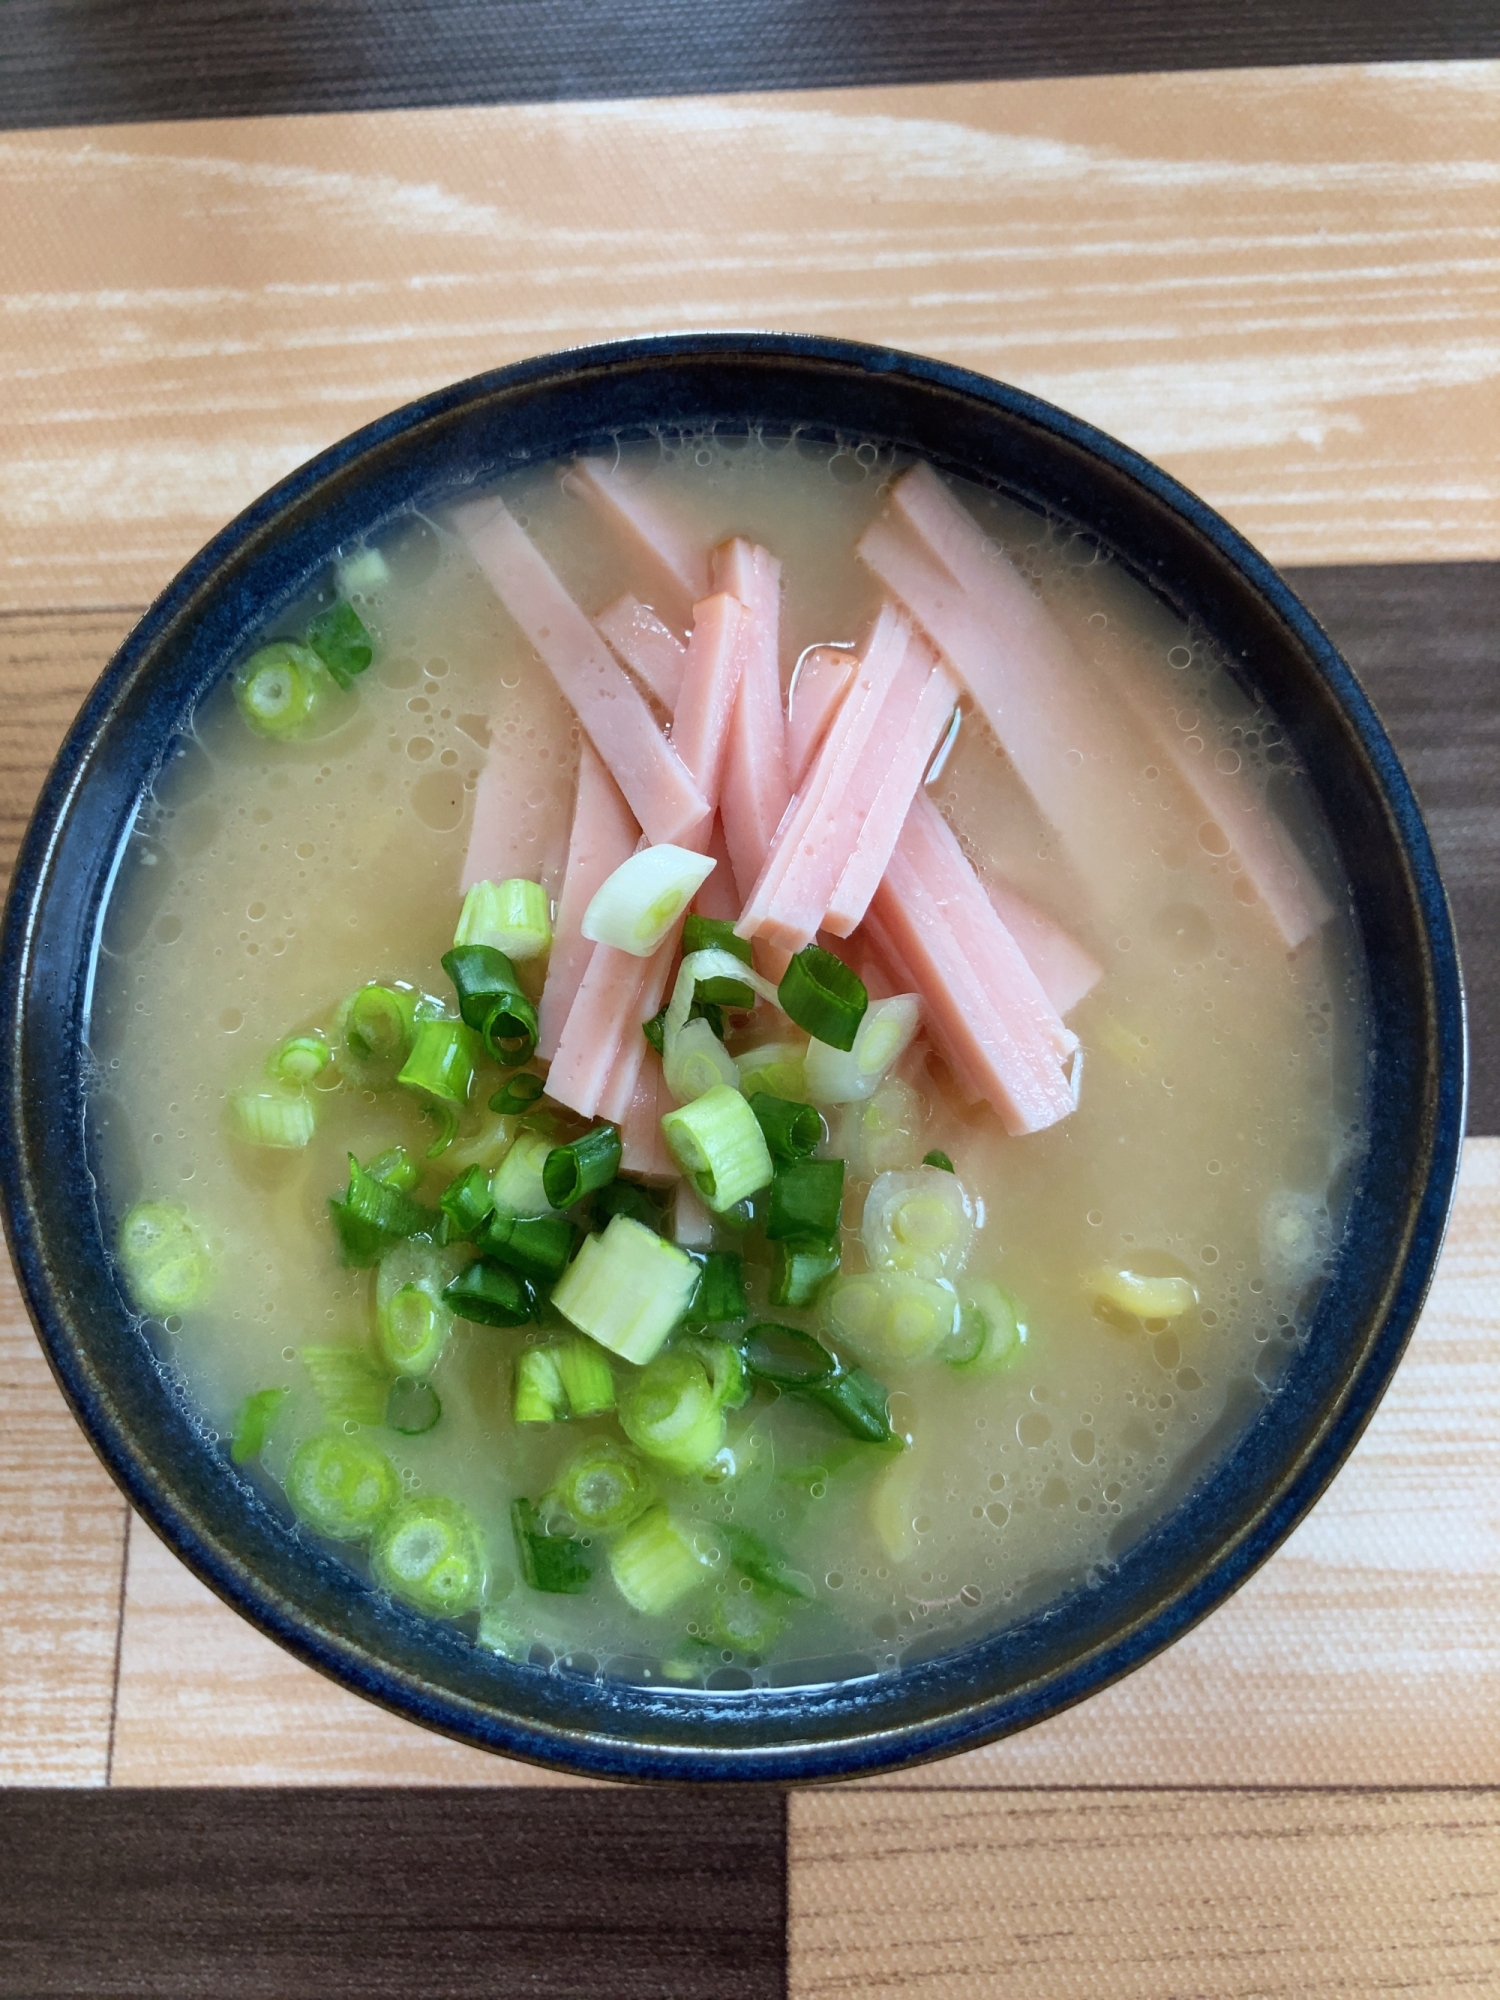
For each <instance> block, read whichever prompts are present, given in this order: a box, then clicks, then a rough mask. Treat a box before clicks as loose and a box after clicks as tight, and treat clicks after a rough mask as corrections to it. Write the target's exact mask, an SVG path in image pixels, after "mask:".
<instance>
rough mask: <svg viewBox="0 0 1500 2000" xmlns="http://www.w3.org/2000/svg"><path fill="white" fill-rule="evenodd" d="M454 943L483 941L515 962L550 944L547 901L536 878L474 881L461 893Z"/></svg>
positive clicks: (538, 956)
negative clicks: (529, 879)
mask: <svg viewBox="0 0 1500 2000" xmlns="http://www.w3.org/2000/svg"><path fill="white" fill-rule="evenodd" d="M453 942H454V944H455V945H466V944H487V945H492V946H493V947H494V948H495V950H496V951H500V952H503V953H504V954H505V956H506V957H507V958H508V959H511V960H513V961H516V962H520V961H523V960H525V959H528V958H540V957H541V955H542V953H543V952H544V951H547V950H549V949H550V947H551V944H552V915H551V905H550V904H549V903H548V901H547V892H546V890H545V889H544V888H543V887H542V885H541V883H540V882H524V881H521V880H519V879H518V880H514V881H510V882H476V883H475V884H474V886H473V888H472V889H470V891H469V893H468V894H467V895H466V896H465V897H464V907H463V913H462V914H461V916H460V917H459V920H458V929H457V930H456V931H455V932H454V934H453Z"/></svg>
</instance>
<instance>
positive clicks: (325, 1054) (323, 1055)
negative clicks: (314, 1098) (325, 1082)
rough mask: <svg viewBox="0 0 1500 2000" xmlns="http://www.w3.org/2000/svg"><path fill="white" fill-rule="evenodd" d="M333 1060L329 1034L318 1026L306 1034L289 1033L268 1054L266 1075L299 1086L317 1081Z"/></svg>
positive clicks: (278, 1081) (272, 1079)
mask: <svg viewBox="0 0 1500 2000" xmlns="http://www.w3.org/2000/svg"><path fill="white" fill-rule="evenodd" d="M332 1061H333V1050H332V1049H331V1048H329V1046H328V1041H327V1038H326V1036H324V1035H321V1034H319V1033H318V1032H317V1031H316V1030H314V1031H313V1032H312V1033H311V1034H306V1035H288V1036H287V1038H286V1040H285V1041H284V1042H281V1043H279V1044H278V1045H277V1047H276V1048H274V1049H273V1050H272V1051H271V1053H270V1055H268V1056H267V1057H266V1075H267V1076H268V1077H270V1079H271V1081H272V1082H273V1083H284V1084H290V1085H295V1086H301V1085H303V1084H308V1083H314V1082H316V1081H317V1079H318V1078H319V1077H320V1076H321V1075H322V1074H323V1072H324V1070H325V1069H327V1067H328V1065H329V1064H330V1063H331V1062H332Z"/></svg>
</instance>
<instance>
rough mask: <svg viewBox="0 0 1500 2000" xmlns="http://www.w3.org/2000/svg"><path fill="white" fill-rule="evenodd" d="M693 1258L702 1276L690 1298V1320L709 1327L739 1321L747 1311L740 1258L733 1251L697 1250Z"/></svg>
mask: <svg viewBox="0 0 1500 2000" xmlns="http://www.w3.org/2000/svg"><path fill="white" fill-rule="evenodd" d="M693 1255H694V1257H695V1259H696V1261H697V1263H698V1265H699V1266H700V1268H701V1270H702V1272H703V1275H702V1277H701V1278H700V1279H699V1281H698V1290H697V1292H696V1293H695V1294H694V1296H693V1303H692V1316H693V1318H694V1319H701V1320H706V1321H707V1322H708V1324H709V1325H710V1326H718V1325H720V1324H722V1323H725V1322H727V1321H731V1320H741V1319H743V1318H744V1317H745V1314H746V1312H747V1311H748V1310H749V1308H748V1307H747V1306H746V1304H745V1260H744V1258H743V1257H742V1256H741V1255H740V1253H739V1252H738V1251H737V1250H699V1251H695V1252H694V1253H693Z"/></svg>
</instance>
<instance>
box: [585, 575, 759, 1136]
mask: <svg viewBox="0 0 1500 2000" xmlns="http://www.w3.org/2000/svg"><path fill="white" fill-rule="evenodd" d="M749 623H750V615H749V613H748V612H747V611H746V610H745V608H744V606H743V605H742V604H741V603H740V602H739V601H738V600H737V599H735V598H733V597H729V596H726V595H724V594H722V593H720V594H718V595H716V596H714V597H711V598H706V599H704V601H703V602H702V603H701V604H699V605H698V607H697V609H696V612H695V614H694V619H693V634H692V638H691V640H690V641H689V644H688V652H687V659H686V661H685V662H684V666H683V675H682V692H681V695H680V696H679V699H678V716H677V721H676V723H675V724H674V733H675V734H676V735H677V738H678V741H679V744H680V747H681V750H682V755H683V760H684V765H685V768H687V769H688V770H689V771H691V773H692V776H693V778H694V780H695V781H696V782H697V783H698V784H699V785H700V786H701V787H702V788H703V790H704V791H705V792H706V793H707V794H708V795H709V797H713V796H714V794H715V792H716V791H717V775H716V774H717V771H718V769H719V768H720V767H721V766H722V764H723V761H724V751H725V743H726V739H727V735H728V726H729V717H730V716H731V714H732V713H733V711H734V706H735V690H736V687H737V684H738V681H739V677H740V674H741V672H742V671H743V660H744V654H745V648H744V645H743V644H742V640H743V637H744V632H745V629H746V627H747V626H748V625H749ZM711 834H712V826H711V823H710V821H709V820H708V818H707V816H705V818H704V820H703V822H702V823H701V825H700V826H699V827H698V828H697V829H695V830H694V832H693V833H692V834H691V835H690V836H689V837H688V838H687V839H686V840H685V841H684V845H689V846H694V847H696V846H698V844H699V842H700V841H702V842H703V843H704V844H705V847H707V844H708V843H709V841H710V839H711ZM721 867H722V863H721ZM719 872H720V870H719V869H716V870H715V871H714V873H715V874H718V873H719ZM712 880H713V876H712V875H711V876H710V877H709V881H710V882H711V881H712ZM705 886H706V885H705ZM700 900H701V899H700ZM679 930H680V926H674V927H673V930H672V932H671V935H670V936H669V937H668V938H667V939H666V940H665V941H664V942H663V943H662V945H661V946H660V947H659V948H658V949H657V950H656V952H654V953H653V955H652V956H651V957H650V958H646V959H641V958H633V957H631V956H630V954H629V953H628V952H622V951H615V950H613V949H611V947H609V946H608V945H595V946H594V947H593V948H592V951H593V955H592V957H591V958H590V960H589V962H588V969H587V971H586V972H585V973H584V975H583V978H582V980H581V981H580V983H579V987H578V992H577V995H576V997H575V999H574V1002H573V1005H572V1008H571V1010H570V1011H569V1013H568V1016H567V1020H566V1023H565V1025H564V1027H563V1030H562V1033H561V1035H560V1036H559V1038H558V1046H557V1052H556V1057H555V1060H554V1061H553V1064H552V1069H551V1072H550V1073H549V1076H548V1079H547V1090H548V1094H549V1095H550V1096H552V1097H555V1098H556V1099H557V1101H558V1102H559V1103H560V1104H567V1105H570V1106H571V1107H572V1109H573V1110H575V1111H577V1112H578V1113H580V1115H581V1116H583V1117H585V1118H608V1119H611V1120H613V1121H614V1122H615V1123H616V1124H620V1123H622V1122H623V1121H624V1119H625V1118H626V1116H627V1115H628V1113H629V1111H630V1108H631V1105H632V1103H633V1101H634V1098H635V1093H636V1086H637V1083H638V1081H639V1078H640V1074H641V1065H642V1062H643V1060H644V1058H645V1057H646V1055H647V1054H648V1053H649V1051H648V1049H647V1046H646V1039H645V1037H644V1035H642V1033H641V1023H642V1021H649V1020H650V1018H651V1016H652V1015H653V1014H654V1013H655V1012H656V1011H657V1009H658V1008H659V1007H660V1006H661V1003H662V1001H663V999H664V998H665V996H666V987H667V980H668V978H669V976H670V974H671V970H672V965H673V962H674V960H675V958H676V955H677V940H678V934H679Z"/></svg>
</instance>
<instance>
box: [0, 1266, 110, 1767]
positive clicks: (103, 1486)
mask: <svg viewBox="0 0 1500 2000" xmlns="http://www.w3.org/2000/svg"><path fill="white" fill-rule="evenodd" d="M0 1409H3V1410H4V1412H5V1441H4V1444H3V1446H0V1786H5V1785H100V1784H103V1782H104V1778H105V1773H106V1770H107V1768H108V1761H109V1732H110V1704H111V1697H112V1695H113V1691H114V1673H115V1634H116V1629H117V1622H118V1616H119V1608H120V1565H121V1561H122V1559H123V1553H124V1544H125V1514H126V1508H125V1502H124V1500H123V1499H122V1498H121V1497H120V1494H119V1492H118V1491H117V1489H116V1488H115V1486H114V1484H113V1482H112V1481H111V1480H110V1478H109V1476H108V1475H107V1473H106V1472H105V1471H104V1468H103V1467H102V1466H101V1465H100V1464H99V1461H98V1460H97V1459H96V1458H95V1457H94V1454H93V1452H92V1451H91V1450H90V1449H89V1447H88V1444H87V1442H86V1441H85V1439H84V1436H83V1433H82V1431H80V1430H79V1428H78V1426H77V1424H76V1423H75V1422H74V1420H73V1415H72V1412H71V1411H70V1410H69V1409H68V1407H67V1405H66V1404H65V1403H64V1401H63V1399H62V1396H61V1394H60V1393H59V1391H58V1388H57V1384H56V1383H55V1382H54V1381H53V1379H52V1376H51V1374H50V1372H49V1370H48V1368H47V1364H46V1362H45V1360H44V1359H43V1358H42V1351H41V1349H40V1347H38V1345H37V1341H36V1336H35V1334H34V1333H33V1332H32V1330H31V1322H30V1321H29V1320H28V1319H27V1317H26V1312H25V1308H24V1307H23V1306H22V1304H21V1300H20V1295H19V1293H18V1292H17V1289H16V1281H15V1278H14V1276H13V1274H12V1272H11V1268H10V1262H9V1260H8V1259H7V1258H0Z"/></svg>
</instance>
